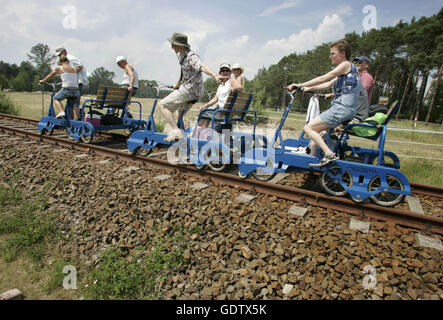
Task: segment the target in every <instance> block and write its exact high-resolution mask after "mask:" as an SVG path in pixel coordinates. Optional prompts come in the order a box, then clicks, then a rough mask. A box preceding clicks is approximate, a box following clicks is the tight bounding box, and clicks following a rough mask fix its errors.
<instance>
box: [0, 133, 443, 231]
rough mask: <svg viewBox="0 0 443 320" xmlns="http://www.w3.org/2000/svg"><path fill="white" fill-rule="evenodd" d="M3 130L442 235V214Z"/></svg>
mask: <svg viewBox="0 0 443 320" xmlns="http://www.w3.org/2000/svg"><path fill="white" fill-rule="evenodd" d="M0 130H1V131H3V132H6V133H12V134H15V135H18V136H23V137H27V138H30V139H34V140H38V141H41V142H48V143H51V144H54V145H57V146H61V147H66V148H70V149H75V150H79V151H81V152H86V153H88V154H92V153H97V154H101V155H104V156H107V157H112V158H114V159H122V160H124V161H128V162H133V163H139V164H142V165H143V164H149V165H153V166H155V167H159V168H163V169H170V170H175V172H178V173H183V174H186V175H189V176H194V177H198V178H200V179H203V180H208V181H213V182H214V183H216V184H220V185H229V186H233V187H237V188H241V189H245V190H252V191H253V192H258V193H262V194H267V195H272V196H275V197H277V198H280V199H285V200H291V201H295V202H298V203H299V205H300V206H306V205H312V206H315V207H321V208H325V209H332V210H337V211H341V212H345V213H348V214H352V215H356V216H359V217H369V218H373V219H378V220H382V221H391V222H394V223H396V224H398V225H402V226H406V227H411V228H415V229H419V230H423V231H425V232H432V233H437V234H443V218H439V217H431V216H427V215H423V214H418V213H413V212H410V211H407V210H402V209H395V208H387V207H382V206H376V205H372V204H363V203H355V202H354V201H352V200H349V199H345V198H340V197H333V196H329V195H325V194H323V193H318V192H313V191H310V190H304V189H300V188H295V187H290V186H284V185H278V184H273V183H269V182H262V181H258V180H255V179H241V178H240V177H237V176H234V175H232V174H227V173H221V172H214V171H210V170H198V169H196V168H195V167H193V166H185V165H176V164H172V163H170V162H168V161H166V160H162V159H156V158H149V157H142V156H139V155H132V154H129V153H128V152H125V151H120V150H114V149H110V148H106V147H102V146H97V145H92V144H85V143H81V142H74V141H70V140H68V139H66V138H60V137H56V136H48V135H40V133H37V132H31V131H27V130H23V129H20V128H13V127H9V126H4V125H0Z"/></svg>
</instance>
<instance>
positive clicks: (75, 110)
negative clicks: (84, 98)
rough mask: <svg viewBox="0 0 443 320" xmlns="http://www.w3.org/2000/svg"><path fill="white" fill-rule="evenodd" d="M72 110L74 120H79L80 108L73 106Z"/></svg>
mask: <svg viewBox="0 0 443 320" xmlns="http://www.w3.org/2000/svg"><path fill="white" fill-rule="evenodd" d="M73 109H74V115H75V119H80V107H79V106H75V107H74V108H73ZM71 110H72V109H71ZM71 116H72V115H71Z"/></svg>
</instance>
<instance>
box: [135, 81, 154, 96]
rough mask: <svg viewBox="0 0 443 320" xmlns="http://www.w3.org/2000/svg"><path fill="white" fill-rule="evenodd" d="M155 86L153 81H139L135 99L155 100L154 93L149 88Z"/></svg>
mask: <svg viewBox="0 0 443 320" xmlns="http://www.w3.org/2000/svg"><path fill="white" fill-rule="evenodd" d="M150 85H152V86H157V85H158V83H157V81H154V80H139V81H138V90H137V98H151V99H153V98H155V95H156V91H155V90H154V89H153V88H152V87H151V86H150Z"/></svg>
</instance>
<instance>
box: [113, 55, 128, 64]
mask: <svg viewBox="0 0 443 320" xmlns="http://www.w3.org/2000/svg"><path fill="white" fill-rule="evenodd" d="M120 61H126V58H125V57H123V56H118V57H117V58H115V63H119V62H120Z"/></svg>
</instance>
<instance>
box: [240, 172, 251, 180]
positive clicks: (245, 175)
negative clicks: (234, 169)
mask: <svg viewBox="0 0 443 320" xmlns="http://www.w3.org/2000/svg"><path fill="white" fill-rule="evenodd" d="M238 176H239V177H240V178H241V179H246V178H247V177H248V176H249V173H247V174H242V173H241V172H240V170H239V171H238Z"/></svg>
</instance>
